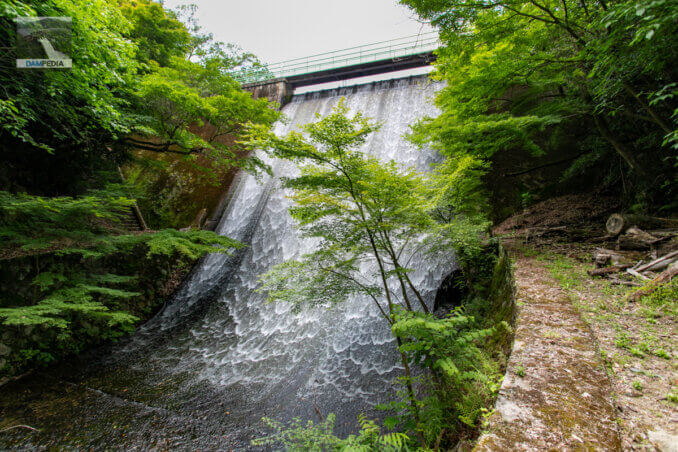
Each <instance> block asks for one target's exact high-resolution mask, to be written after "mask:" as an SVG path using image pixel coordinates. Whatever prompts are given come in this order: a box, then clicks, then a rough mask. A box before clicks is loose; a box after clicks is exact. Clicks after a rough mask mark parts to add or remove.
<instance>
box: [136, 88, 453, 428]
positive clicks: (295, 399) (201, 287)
mask: <svg viewBox="0 0 678 452" xmlns="http://www.w3.org/2000/svg"><path fill="white" fill-rule="evenodd" d="M440 87H441V86H440V85H439V84H436V83H432V82H430V81H428V80H427V79H426V78H422V77H418V78H412V79H403V80H398V81H389V82H379V83H373V84H369V85H365V86H360V87H352V88H348V89H338V90H332V91H331V92H320V93H308V94H304V95H300V96H297V97H295V98H293V100H292V102H291V103H289V104H288V105H287V106H285V107H284V109H283V113H284V114H285V115H286V116H287V117H289V118H290V122H289V123H288V124H278V125H277V126H276V133H278V134H285V133H287V132H289V131H291V130H297V129H298V127H299V126H300V125H302V124H306V123H308V122H311V121H314V120H315V115H316V113H319V114H320V115H325V114H327V113H329V112H330V111H331V110H332V108H333V107H334V106H336V105H337V103H338V102H339V99H340V98H341V96H345V98H346V105H347V106H348V107H349V109H350V110H352V111H361V112H363V113H364V114H365V115H366V116H368V117H371V118H374V119H375V120H376V121H379V122H381V123H383V126H382V128H381V130H380V131H378V132H377V133H375V134H373V135H372V136H371V137H370V138H369V140H368V141H367V143H366V144H365V146H364V149H363V151H364V152H366V153H368V154H370V155H373V156H375V157H377V158H379V159H381V160H384V161H387V160H391V159H393V160H395V161H397V162H398V163H400V164H402V165H406V166H409V167H412V168H416V169H417V170H420V171H427V170H429V169H430V165H431V163H432V162H434V161H435V160H436V155H435V154H434V153H433V152H432V151H429V150H423V151H422V150H419V149H417V148H415V147H414V146H412V145H411V144H410V143H408V142H407V141H406V140H405V139H404V138H403V135H404V134H405V133H407V132H408V130H409V129H408V127H409V125H410V124H412V123H413V122H415V121H416V120H417V119H418V118H421V117H422V116H425V115H435V114H436V113H437V111H436V109H435V107H434V106H433V105H432V97H433V96H434V94H435V92H436V91H437V90H438V89H439V88H440ZM265 160H266V161H267V162H268V163H269V164H270V165H271V166H272V167H273V168H274V173H275V174H274V176H273V177H270V176H264V177H262V178H261V179H259V180H258V179H257V178H255V177H253V176H251V175H243V176H241V177H239V178H238V180H237V181H236V182H235V183H234V186H233V188H232V190H233V192H232V200H231V203H230V205H229V207H228V209H227V211H226V212H225V213H224V216H223V218H222V219H221V221H220V224H219V227H218V230H217V232H218V233H219V234H222V235H226V236H229V237H232V238H235V239H238V240H241V241H243V242H245V243H246V244H247V245H248V248H247V249H245V250H243V251H242V252H240V253H237V254H236V255H235V256H231V257H227V256H223V255H212V256H209V257H207V258H206V259H205V260H204V261H203V263H202V264H201V266H200V267H199V269H197V270H196V271H195V272H194V273H193V275H192V276H191V279H190V280H189V281H188V283H187V284H185V285H184V286H183V287H182V289H181V290H180V291H179V293H178V294H177V295H176V296H175V297H174V301H173V302H172V303H171V304H170V305H169V306H168V307H167V308H166V309H165V310H164V312H163V313H162V314H161V315H160V316H159V318H157V319H156V322H155V323H156V324H157V323H158V321H159V322H160V324H161V325H163V326H164V328H165V329H168V328H169V327H170V326H173V325H175V324H177V323H178V322H179V320H177V319H181V316H180V314H182V313H185V312H189V311H190V310H191V309H192V307H193V306H194V305H198V304H201V303H206V300H207V303H208V308H207V309H205V310H204V313H203V314H201V315H200V316H198V317H197V319H195V318H194V319H193V320H192V323H191V324H190V325H191V326H190V328H189V329H188V330H186V331H184V332H183V333H182V334H179V335H177V336H176V337H170V338H169V339H168V340H167V342H166V344H165V345H164V346H163V347H161V349H156V350H155V351H153V352H152V353H150V355H149V356H148V361H149V362H150V363H154V364H152V365H153V368H154V369H157V367H162V368H164V372H168V373H175V374H176V373H184V374H186V375H189V381H190V382H192V383H196V382H198V381H201V382H207V383H209V384H210V385H211V386H214V387H217V388H224V390H225V391H227V392H228V391H236V392H237V393H238V396H239V397H241V398H242V399H243V400H244V401H245V404H246V405H247V407H241V408H242V410H243V411H247V410H249V411H248V413H247V415H246V417H245V419H250V420H251V422H253V423H254V422H257V421H258V420H259V419H260V417H261V416H262V415H269V416H272V417H277V418H282V419H285V418H289V417H291V416H292V415H300V416H307V417H309V416H313V402H312V401H313V400H314V398H315V399H316V401H317V403H318V405H319V406H321V407H322V408H323V411H324V412H326V413H327V412H330V411H332V412H335V413H337V414H338V419H342V418H343V419H344V421H345V422H346V423H349V422H350V419H355V417H356V416H357V414H358V413H359V412H361V411H363V410H369V407H371V406H372V405H373V404H375V403H380V402H385V401H387V400H389V398H390V397H391V396H392V395H393V393H394V388H395V386H394V384H393V382H394V379H395V378H396V377H397V376H399V375H400V374H401V372H400V366H399V356H398V354H397V353H396V352H395V345H394V341H393V338H392V335H391V332H390V329H389V328H388V325H387V324H386V323H385V321H384V320H383V319H382V318H381V317H380V316H379V312H378V310H377V308H376V307H374V306H373V305H372V302H371V300H370V299H369V298H366V297H353V298H351V299H350V300H347V301H346V302H345V303H343V304H340V305H338V306H335V307H333V308H317V309H312V310H308V311H304V312H302V313H300V314H298V315H295V314H294V313H292V312H291V307H290V306H289V305H286V304H280V303H278V304H266V303H265V297H264V295H263V294H259V293H257V292H255V289H256V288H257V287H258V282H257V280H258V277H259V275H261V274H262V273H264V272H266V271H268V270H269V269H270V268H271V267H272V266H273V265H275V264H277V263H279V262H282V261H284V260H287V259H294V258H298V257H300V256H301V255H302V254H305V253H308V252H310V251H312V250H313V246H314V244H313V242H312V241H311V240H307V239H302V238H300V237H299V234H298V232H297V230H296V229H295V227H294V224H293V220H292V219H291V217H290V215H289V214H288V208H289V207H290V202H291V201H290V200H289V199H287V197H286V196H287V195H288V194H289V193H286V192H285V191H284V190H282V189H281V188H280V183H279V180H278V178H279V177H281V176H291V175H294V174H295V171H297V170H296V168H295V167H294V165H293V164H291V163H289V162H283V161H279V160H274V159H268V158H266V159H265ZM413 262H414V264H412V265H411V266H412V267H413V268H414V270H415V271H413V272H412V273H411V274H410V277H411V279H412V282H413V283H414V284H415V286H416V287H418V288H419V289H420V292H421V293H422V295H423V296H424V297H425V299H426V300H427V301H428V302H429V304H430V305H432V303H433V298H434V296H435V291H436V289H437V288H438V286H439V284H440V282H441V281H442V279H443V278H444V277H445V276H446V275H447V274H449V273H450V271H451V270H452V268H453V266H454V263H453V261H452V257H451V255H450V259H449V261H447V262H444V263H442V262H430V261H426V260H423V259H417V258H416V257H415V259H413ZM365 270H366V274H368V275H369V274H370V273H372V271H373V269H371V268H370V266H369V265H366V266H365ZM395 287H396V286H395V285H394V289H395ZM396 292H397V291H396ZM234 409H235V408H234ZM339 431H341V428H339Z"/></svg>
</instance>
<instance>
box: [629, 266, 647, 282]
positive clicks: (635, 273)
mask: <svg viewBox="0 0 678 452" xmlns="http://www.w3.org/2000/svg"><path fill="white" fill-rule="evenodd" d="M626 273H628V274H629V275H633V276H635V277H636V278H640V279H644V280H645V281H650V278H648V277H647V276H645V275H643V274H641V273H638V271H636V270H634V269H632V268H627V269H626Z"/></svg>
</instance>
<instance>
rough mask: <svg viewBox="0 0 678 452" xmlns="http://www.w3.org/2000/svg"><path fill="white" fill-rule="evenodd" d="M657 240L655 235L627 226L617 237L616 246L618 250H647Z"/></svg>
mask: <svg viewBox="0 0 678 452" xmlns="http://www.w3.org/2000/svg"><path fill="white" fill-rule="evenodd" d="M657 240H659V239H658V238H657V237H655V236H653V235H650V234H648V233H647V232H645V231H643V230H641V229H638V228H636V227H631V228H629V229H628V230H627V231H626V233H625V234H623V235H620V236H619V238H618V239H617V248H618V249H620V250H648V249H650V248H651V247H652V245H653V244H654V243H655V242H657Z"/></svg>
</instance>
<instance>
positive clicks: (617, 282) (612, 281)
mask: <svg viewBox="0 0 678 452" xmlns="http://www.w3.org/2000/svg"><path fill="white" fill-rule="evenodd" d="M610 284H613V285H617V286H633V287H642V286H643V285H642V284H640V283H637V282H633V281H625V280H623V279H618V278H610Z"/></svg>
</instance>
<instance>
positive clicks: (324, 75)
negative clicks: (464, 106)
mask: <svg viewBox="0 0 678 452" xmlns="http://www.w3.org/2000/svg"><path fill="white" fill-rule="evenodd" d="M435 59H436V57H435V55H434V54H433V52H422V53H417V54H414V55H408V56H405V57H400V58H394V59H388V60H381V61H373V62H370V63H363V64H354V65H352V66H346V67H339V68H333V69H327V70H324V71H317V72H310V73H308V74H300V75H294V76H291V77H279V78H274V79H270V80H265V81H260V82H254V83H248V84H244V85H243V88H245V89H251V88H253V87H255V86H259V85H265V84H269V83H279V82H282V81H285V82H287V83H288V84H289V85H290V86H291V87H292V88H298V87H300V86H308V85H317V84H320V83H329V82H337V81H340V80H346V79H350V78H356V77H365V76H368V75H375V74H384V73H387V72H395V71H402V70H405V69H413V68H417V67H423V66H427V65H429V64H430V63H431V62H433V61H435Z"/></svg>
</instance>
